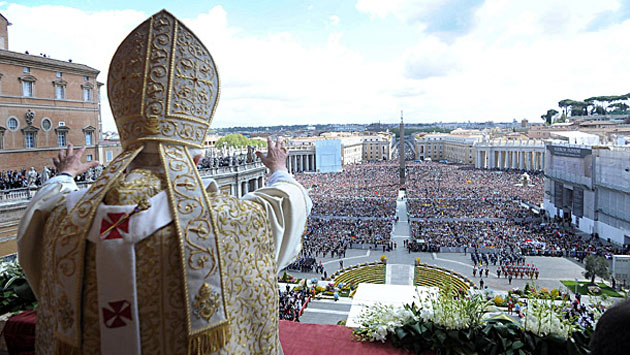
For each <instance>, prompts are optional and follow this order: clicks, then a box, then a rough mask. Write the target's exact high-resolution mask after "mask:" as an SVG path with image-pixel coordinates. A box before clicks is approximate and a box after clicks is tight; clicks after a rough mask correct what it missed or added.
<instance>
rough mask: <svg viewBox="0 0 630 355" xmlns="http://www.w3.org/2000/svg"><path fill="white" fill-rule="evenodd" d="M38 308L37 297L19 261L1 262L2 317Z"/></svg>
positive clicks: (0, 304)
mask: <svg viewBox="0 0 630 355" xmlns="http://www.w3.org/2000/svg"><path fill="white" fill-rule="evenodd" d="M0 260H1V259H0ZM36 306H37V301H36V300H35V295H33V291H31V287H30V286H29V284H28V282H27V281H26V276H25V275H24V271H23V270H22V268H21V267H20V265H19V264H18V262H17V260H7V261H0V315H3V314H5V313H17V312H19V311H23V310H27V309H34V308H35V307H36Z"/></svg>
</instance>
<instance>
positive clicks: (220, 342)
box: [188, 322, 231, 355]
mask: <svg viewBox="0 0 630 355" xmlns="http://www.w3.org/2000/svg"><path fill="white" fill-rule="evenodd" d="M230 336H231V331H230V323H228V322H226V323H224V324H221V325H219V326H217V327H214V328H212V329H209V330H206V331H204V332H202V333H199V334H195V335H189V336H188V355H203V354H209V353H213V352H216V351H219V350H221V349H222V348H223V347H224V346H225V345H226V344H227V343H228V342H229V341H230Z"/></svg>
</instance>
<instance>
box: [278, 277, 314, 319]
mask: <svg viewBox="0 0 630 355" xmlns="http://www.w3.org/2000/svg"><path fill="white" fill-rule="evenodd" d="M278 293H279V295H280V303H279V309H278V314H279V317H280V319H284V320H290V321H296V322H299V321H300V310H301V309H302V307H303V306H304V304H305V303H306V301H307V299H308V297H309V293H308V288H302V289H301V290H300V291H295V290H293V289H292V288H291V286H289V285H287V286H286V289H285V290H284V291H283V290H278Z"/></svg>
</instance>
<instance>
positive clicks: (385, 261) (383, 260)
mask: <svg viewBox="0 0 630 355" xmlns="http://www.w3.org/2000/svg"><path fill="white" fill-rule="evenodd" d="M381 262H382V263H383V264H385V263H387V256H385V255H381Z"/></svg>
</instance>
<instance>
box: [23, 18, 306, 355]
mask: <svg viewBox="0 0 630 355" xmlns="http://www.w3.org/2000/svg"><path fill="white" fill-rule="evenodd" d="M218 87H219V81H218V76H217V73H216V68H215V66H214V62H213V60H212V57H211V56H210V54H209V52H208V51H207V49H205V47H204V46H203V44H201V42H199V41H198V39H197V38H196V37H195V36H194V34H193V33H192V32H191V31H190V30H188V29H187V28H186V27H185V26H184V25H183V24H181V22H179V21H178V20H177V19H176V18H174V17H173V16H172V15H171V14H170V13H168V12H166V11H161V12H159V13H157V14H155V15H154V16H152V17H151V18H150V19H149V20H147V21H145V22H144V23H143V24H141V25H140V26H138V28H136V29H135V30H134V31H133V32H132V34H130V35H129V36H128V37H127V39H125V41H123V43H122V44H121V45H120V47H119V48H118V50H117V52H116V55H115V56H114V59H113V60H112V64H111V67H110V70H109V78H108V92H109V98H110V104H111V106H112V110H113V113H114V118H115V119H116V124H117V125H118V129H119V133H120V136H121V145H122V146H123V149H124V151H123V153H121V154H120V155H119V156H118V157H116V159H114V161H112V162H111V163H110V165H109V166H108V167H107V168H106V169H105V170H104V172H103V174H102V175H101V176H100V177H98V178H97V179H96V181H95V182H94V183H93V184H92V186H91V187H90V188H89V189H87V190H78V189H77V186H76V184H75V183H74V179H73V178H74V177H75V176H76V175H77V174H80V173H81V172H83V171H86V170H87V169H89V168H90V167H91V166H92V165H93V164H95V162H94V163H82V162H81V156H82V154H83V149H82V150H79V151H78V152H74V151H73V148H72V146H69V147H68V149H67V150H65V151H62V152H60V154H59V158H58V159H56V160H55V162H54V163H55V165H56V167H57V169H58V171H60V174H59V175H58V176H56V177H54V178H52V179H50V180H48V181H46V183H45V184H44V185H43V186H42V188H41V189H40V191H39V192H38V193H37V194H36V196H35V197H34V198H33V200H32V201H31V203H30V205H29V207H28V209H27V211H26V213H25V215H24V217H23V219H22V221H21V223H20V226H19V230H18V248H19V261H20V264H21V265H22V267H23V268H24V271H25V273H26V275H27V278H28V281H29V283H30V285H31V287H32V288H33V291H34V292H35V295H36V296H37V299H38V302H39V306H38V310H37V311H38V314H37V339H36V351H37V353H38V354H53V353H58V354H142V353H144V354H210V353H221V354H278V353H281V352H282V348H281V346H280V342H279V337H278V287H277V272H278V270H279V269H280V268H282V267H284V266H286V265H287V264H288V263H290V262H291V261H292V260H293V259H294V258H295V257H296V256H297V255H298V253H299V251H300V248H301V238H302V236H303V233H304V230H305V228H306V218H307V216H308V214H309V212H310V209H311V207H312V202H311V200H310V198H309V197H308V194H307V192H306V191H305V189H304V188H303V187H302V186H301V185H300V184H299V183H297V182H296V181H295V180H294V179H293V177H291V176H290V175H289V174H288V173H287V171H286V168H285V162H286V158H287V151H286V148H284V146H283V143H282V142H281V141H280V140H278V141H276V142H274V141H272V140H268V147H267V153H266V154H263V153H260V152H257V155H258V156H259V157H260V158H261V160H262V162H263V164H265V166H266V167H267V168H268V169H269V170H270V177H269V180H268V181H267V186H266V187H263V188H261V189H259V190H257V191H255V192H252V193H248V194H247V195H245V196H244V197H243V198H241V199H238V198H235V197H232V196H229V195H226V194H222V193H221V192H220V191H219V189H218V186H217V184H216V182H215V181H213V180H207V181H206V180H202V179H201V178H200V176H199V174H198V173H197V171H196V162H197V161H198V159H199V158H200V154H199V153H200V151H199V149H200V148H202V147H203V139H204V138H205V132H206V130H207V128H208V127H209V124H210V121H211V119H212V114H213V112H214V108H215V106H216V103H217V100H218Z"/></svg>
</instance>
